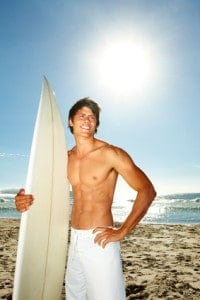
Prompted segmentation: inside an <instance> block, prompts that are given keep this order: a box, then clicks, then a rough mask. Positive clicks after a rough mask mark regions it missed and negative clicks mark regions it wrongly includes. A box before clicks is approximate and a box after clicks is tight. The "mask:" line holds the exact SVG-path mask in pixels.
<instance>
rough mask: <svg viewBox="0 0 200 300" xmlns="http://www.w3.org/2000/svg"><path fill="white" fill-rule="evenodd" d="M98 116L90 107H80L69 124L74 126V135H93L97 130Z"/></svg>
mask: <svg viewBox="0 0 200 300" xmlns="http://www.w3.org/2000/svg"><path fill="white" fill-rule="evenodd" d="M96 123H97V121H96V117H95V115H94V114H93V112H92V111H91V109H90V108H88V107H86V106H84V107H82V108H80V109H79V110H78V111H77V112H76V114H75V115H74V117H73V119H70V121H69V125H70V126H72V127H73V133H74V135H84V136H88V135H89V136H91V135H94V133H95V130H96Z"/></svg>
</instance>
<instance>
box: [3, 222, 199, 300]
mask: <svg viewBox="0 0 200 300" xmlns="http://www.w3.org/2000/svg"><path fill="white" fill-rule="evenodd" d="M0 230H1V236H0V299H12V288H13V276H14V269H15V259H16V250H17V238H18V230H19V220H13V219H0ZM122 261H123V269H124V275H125V278H126V293H127V299H129V300H130V299H138V300H139V299H151V300H156V299H171V300H174V299H185V300H199V299H200V225H150V224H140V225H138V226H137V227H136V229H135V230H134V231H133V232H132V234H131V235H129V236H128V237H126V238H125V239H124V241H123V242H122ZM63 291H64V289H63ZM62 299H65V297H64V292H63V295H62ZM27 300H28V299H27ZM36 300H37V299H36ZM102 300H109V299H102Z"/></svg>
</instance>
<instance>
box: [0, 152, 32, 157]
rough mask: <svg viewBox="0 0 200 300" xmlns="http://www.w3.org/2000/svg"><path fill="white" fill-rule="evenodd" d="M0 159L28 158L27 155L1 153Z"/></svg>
mask: <svg viewBox="0 0 200 300" xmlns="http://www.w3.org/2000/svg"><path fill="white" fill-rule="evenodd" d="M0 157H28V155H27V154H21V153H6V152H0Z"/></svg>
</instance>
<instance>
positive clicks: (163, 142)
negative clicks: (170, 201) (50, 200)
mask: <svg viewBox="0 0 200 300" xmlns="http://www.w3.org/2000/svg"><path fill="white" fill-rule="evenodd" d="M0 39H1V47H0V81H1V97H0V103H1V118H0V137H1V142H0V188H3V187H21V186H24V185H25V181H26V172H27V167H28V155H29V152H30V147H31V140H32V134H33V128H34V122H35V118H36V113H37V109H38V104H39V98H40V91H41V85H42V79H43V75H45V76H46V77H47V78H48V80H49V81H50V83H51V86H52V88H53V89H54V91H55V93H56V98H57V101H58V104H59V106H60V109H61V112H62V115H63V119H64V120H65V124H66V118H67V113H68V110H69V108H70V107H71V105H72V104H73V103H74V101H76V100H78V99H79V98H82V97H85V96H90V97H91V98H92V99H94V100H96V101H97V102H99V104H100V106H101V108H102V115H101V125H100V128H99V130H98V135H97V136H98V137H99V138H100V139H104V140H107V141H108V142H109V143H111V144H115V145H118V146H120V147H121V148H123V149H125V150H126V151H127V152H129V154H130V155H131V156H132V158H133V160H134V161H135V162H136V164H137V165H139V166H140V167H141V168H142V169H143V170H144V171H145V172H146V173H147V174H148V176H149V177H150V178H151V179H152V181H153V183H154V185H155V187H156V189H157V191H158V193H159V194H163V193H174V192H195V191H197V192H199V191H200V138H199V133H200V121H199V112H200V99H199V94H200V92H199V86H200V2H199V1H198V0H197V1H195V0H187V1H186V0H168V1H162V0H152V1H151V0H146V1H144V0H138V1H136V0H125V1H122V0H121V1H120V0H115V1H109V0H106V1H105V0H101V1H87V0H86V1H82V0H74V1H66V0H59V1H58V0H48V1H47V0H30V1H25V0H24V1H22V0H21V1H20V0H19V1H11V0H7V1H1V2H0ZM120 45H121V46H124V45H128V46H130V48H131V47H132V46H133V47H137V49H139V52H140V53H145V59H146V60H144V59H143V61H142V60H140V56H138V52H134V51H132V50H131V51H132V52H131V53H132V56H133V57H134V60H133V61H132V60H131V58H130V57H129V56H128V55H130V53H129V51H127V49H125V50H126V51H127V52H124V54H123V55H122V56H115V54H116V53H117V51H118V49H119V47H120ZM108 49H112V51H114V52H111V50H110V52H109V51H107V50H108ZM113 49H114V50H113ZM125 50H124V51H125ZM106 51H107V52H106ZM105 53H110V57H109V56H108V57H107V61H106V63H105V59H104V60H103V58H102V57H103V55H104V58H105ZM133 57H132V58H133ZM126 58H127V60H128V63H127V62H126V61H125V59H126ZM110 61H112V65H111V64H110ZM127 64H128V66H127ZM125 65H126V69H125V68H124V66H125ZM145 68H146V69H145ZM113 70H114V72H113ZM108 75H110V77H108ZM116 75H117V76H118V77H117V78H116V77H115V76H116ZM144 75H145V76H146V77H145V76H144ZM120 76H121V77H120ZM140 77H141V82H140V84H139V83H138V78H140ZM121 83H122V84H121ZM66 134H67V140H68V145H69V147H71V146H72V145H73V136H72V135H71V134H70V132H69V131H68V129H67V124H66ZM121 187H123V191H124V193H125V190H126V187H125V186H124V184H122V183H121Z"/></svg>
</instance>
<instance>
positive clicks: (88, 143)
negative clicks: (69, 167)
mask: <svg viewBox="0 0 200 300" xmlns="http://www.w3.org/2000/svg"><path fill="white" fill-rule="evenodd" d="M75 141H76V147H75V148H76V153H77V155H78V156H79V157H82V156H84V155H86V154H87V153H89V152H90V151H92V150H93V149H94V145H95V142H96V139H95V138H94V137H91V138H88V137H87V138H85V137H75Z"/></svg>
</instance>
